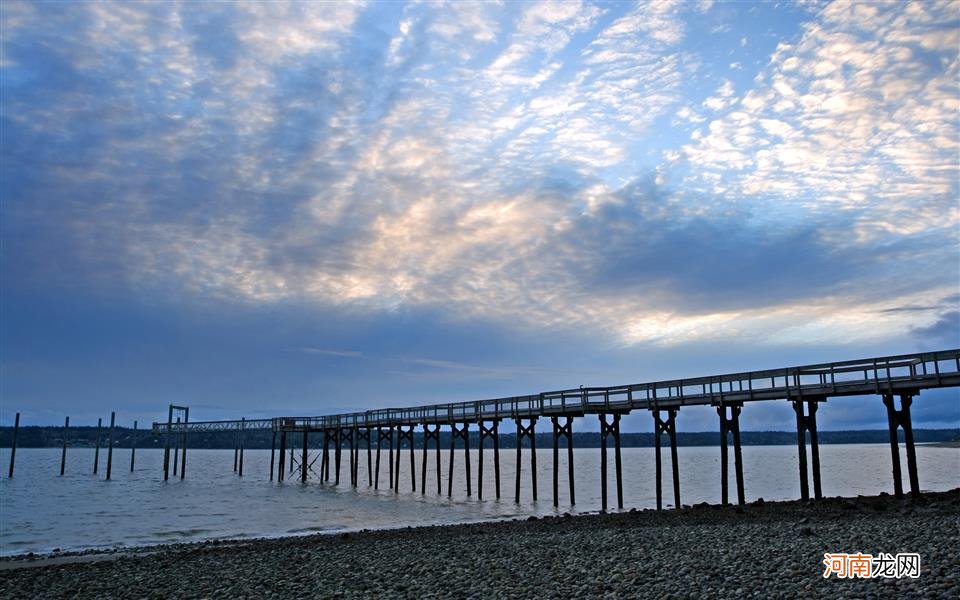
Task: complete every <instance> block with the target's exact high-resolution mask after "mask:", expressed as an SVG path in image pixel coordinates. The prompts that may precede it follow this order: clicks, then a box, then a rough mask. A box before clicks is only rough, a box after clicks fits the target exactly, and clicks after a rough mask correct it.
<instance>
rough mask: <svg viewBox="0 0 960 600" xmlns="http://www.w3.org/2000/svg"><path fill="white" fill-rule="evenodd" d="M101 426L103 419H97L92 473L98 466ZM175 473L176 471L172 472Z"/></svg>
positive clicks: (95, 471)
mask: <svg viewBox="0 0 960 600" xmlns="http://www.w3.org/2000/svg"><path fill="white" fill-rule="evenodd" d="M102 427H103V419H102V418H100V419H97V441H96V448H94V450H93V474H94V475H96V474H97V470H98V469H99V468H100V429H101V428H102ZM174 475H176V473H174Z"/></svg>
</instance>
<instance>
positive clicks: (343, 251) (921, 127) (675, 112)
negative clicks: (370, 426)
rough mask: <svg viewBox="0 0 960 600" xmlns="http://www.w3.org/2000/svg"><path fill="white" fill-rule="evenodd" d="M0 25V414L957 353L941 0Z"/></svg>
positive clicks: (874, 414)
mask: <svg viewBox="0 0 960 600" xmlns="http://www.w3.org/2000/svg"><path fill="white" fill-rule="evenodd" d="M0 10H2V59H0V77H2V94H3V98H2V109H0V113H2V114H0V118H2V121H0V124H2V144H0V146H2V148H0V150H2V160H3V165H2V180H0V191H2V198H3V202H2V243H3V248H2V250H3V251H2V258H0V260H2V283H3V296H2V302H3V306H2V310H3V314H2V332H0V334H2V337H0V343H2V347H0V349H2V367H3V377H2V382H0V393H2V400H3V402H2V415H0V419H2V420H3V421H4V422H8V421H10V420H11V419H12V413H13V412H14V411H16V410H20V411H22V412H24V413H25V415H29V421H30V422H34V423H59V422H62V416H63V415H65V414H70V415H71V420H72V422H78V423H83V422H85V420H86V421H95V419H96V417H97V416H100V415H102V414H106V412H107V411H109V410H112V409H115V410H118V411H119V412H120V414H121V415H122V417H123V418H125V419H126V420H132V419H134V418H138V419H139V420H141V422H143V421H147V420H151V419H159V418H160V417H161V416H162V414H163V408H164V406H165V405H166V404H167V403H169V402H175V403H182V404H188V405H190V406H192V407H194V408H193V415H195V416H196V417H197V418H210V419H213V418H230V417H239V416H241V415H243V416H248V417H256V416H276V415H280V414H324V413H328V412H340V411H348V410H363V409H367V408H373V407H382V406H403V405H413V404H422V403H429V402H446V401H458V400H471V399H478V398H488V397H496V396H503V395H513V394H522V393H532V392H538V391H544V390H548V389H557V388H563V387H573V386H577V385H581V384H584V385H606V384H614V383H623V382H636V381H649V380H654V379H665V378H670V377H679V376H696V375H705V374H712V373H719V372H727V371H739V370H745V369H761V368H773V367H782V366H787V365H794V364H803V363H808V362H820V361H827V360H842V359H848V358H859V357H866V356H874V355H883V354H898V353H906V352H913V351H919V350H935V349H945V348H954V347H957V346H960V250H958V248H960V245H958V242H960V232H958V224H960V209H958V203H957V198H958V191H960V190H958V160H957V156H958V147H960V132H958V120H957V114H958V104H960V98H958V91H957V90H958V50H957V49H958V47H960V44H958V30H960V27H958V18H960V12H958V9H957V6H956V4H953V3H949V2H924V3H891V4H867V3H823V2H801V3H781V4H772V3H755V4H752V3H721V2H709V1H705V2H643V3H639V4H628V3H586V2H584V3H580V2H554V3H551V2H546V3H409V4H400V3H367V4H363V3H357V4H348V3H336V4H320V3H296V4H280V3H269V4H268V3H242V4H226V3H209V4H204V3H149V4H148V3H138V4H130V3H18V2H6V3H4V4H3V6H2V9H0ZM25 418H26V417H25ZM715 419H716V416H715V415H712V414H711V413H710V411H709V410H703V411H695V410H691V411H686V413H685V415H684V417H683V420H682V421H681V426H682V427H684V428H685V429H696V430H702V429H713V428H715V423H714V421H715ZM743 419H744V427H745V428H749V429H759V428H763V429H769V428H774V429H778V428H779V429H789V428H790V427H791V420H790V412H789V408H788V407H787V406H786V404H785V403H777V404H776V405H772V404H771V405H767V406H750V407H748V408H746V409H745V410H744V413H743ZM820 419H821V427H822V428H841V427H882V426H884V425H885V416H884V413H883V409H882V406H881V405H880V403H879V401H878V400H877V399H875V398H870V399H863V400H861V401H858V400H848V399H844V400H835V401H832V402H830V403H828V405H827V407H825V408H824V409H823V410H822V411H821V413H820ZM648 421H649V418H648V417H647V416H645V415H638V416H636V417H632V418H631V420H630V422H629V425H630V427H631V428H632V429H641V430H649V429H650V425H649V423H648ZM915 421H917V422H918V424H919V425H925V426H957V425H958V424H960V397H958V394H957V392H956V391H949V392H942V393H931V394H923V395H922V396H921V398H920V400H919V401H918V402H917V404H916V405H915ZM591 427H592V425H591Z"/></svg>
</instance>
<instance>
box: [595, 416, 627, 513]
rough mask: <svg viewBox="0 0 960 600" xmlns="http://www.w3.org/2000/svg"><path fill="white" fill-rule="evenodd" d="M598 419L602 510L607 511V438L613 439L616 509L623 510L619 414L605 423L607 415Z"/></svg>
mask: <svg viewBox="0 0 960 600" xmlns="http://www.w3.org/2000/svg"><path fill="white" fill-rule="evenodd" d="M599 417H600V480H601V482H600V489H601V498H602V504H603V510H607V436H612V437H613V444H614V463H615V467H616V476H617V508H623V468H622V463H621V460H620V413H613V414H612V415H611V417H612V418H611V421H610V423H607V415H606V414H603V413H601V414H600V415H599Z"/></svg>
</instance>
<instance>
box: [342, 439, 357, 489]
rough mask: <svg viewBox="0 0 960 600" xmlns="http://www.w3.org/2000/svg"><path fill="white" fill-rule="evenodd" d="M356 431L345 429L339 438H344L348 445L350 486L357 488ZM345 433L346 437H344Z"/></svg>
mask: <svg viewBox="0 0 960 600" xmlns="http://www.w3.org/2000/svg"><path fill="white" fill-rule="evenodd" d="M355 431H356V429H355V428H353V427H347V428H345V429H343V430H341V432H340V437H341V438H344V437H345V438H346V439H347V442H348V443H349V444H350V447H349V450H350V485H351V486H352V487H357V457H356V436H355V435H354V432H355ZM344 432H346V435H344Z"/></svg>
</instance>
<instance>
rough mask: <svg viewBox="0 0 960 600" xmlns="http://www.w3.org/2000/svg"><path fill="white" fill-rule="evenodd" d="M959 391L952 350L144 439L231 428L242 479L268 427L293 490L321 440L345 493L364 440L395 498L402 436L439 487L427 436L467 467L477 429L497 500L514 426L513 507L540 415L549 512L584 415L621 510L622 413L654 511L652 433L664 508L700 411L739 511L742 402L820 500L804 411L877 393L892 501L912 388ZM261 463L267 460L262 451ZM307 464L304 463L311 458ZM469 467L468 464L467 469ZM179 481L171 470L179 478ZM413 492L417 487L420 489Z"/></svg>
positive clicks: (813, 441)
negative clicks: (548, 470) (785, 448)
mask: <svg viewBox="0 0 960 600" xmlns="http://www.w3.org/2000/svg"><path fill="white" fill-rule="evenodd" d="M956 386H960V349H952V350H943V351H938V352H923V353H915V354H903V355H896V356H884V357H877V358H868V359H859V360H849V361H839V362H831V363H820V364H812V365H804V366H799V367H786V368H782V369H768V370H761V371H748V372H741V373H731V374H725V375H712V376H707V377H694V378H684V379H674V380H665V381H655V382H649V383H636V384H627V385H617V386H609V387H580V388H573V389H565V390H557V391H550V392H542V393H538V394H529V395H524V396H513V397H507V398H496V399H489V400H477V401H469V402H454V403H446V404H432V405H425V406H418V407H408V408H383V409H375V410H369V411H363V412H354V413H344V414H335V415H323V416H315V417H303V416H300V417H297V416H291V417H275V418H272V419H256V420H246V419H241V420H239V421H238V420H233V421H229V420H228V421H201V422H191V423H188V422H186V421H187V420H186V419H184V420H183V422H180V423H174V422H173V421H172V418H170V419H168V422H167V423H154V424H153V429H154V432H155V433H166V434H167V436H168V438H169V437H170V436H174V435H177V434H179V437H180V439H181V440H182V443H183V444H184V448H185V443H186V434H188V433H197V432H212V431H233V432H237V433H238V451H239V459H240V468H239V471H240V474H242V471H243V467H242V460H243V459H242V452H243V450H242V436H243V432H244V431H247V430H266V429H269V430H272V431H273V437H274V448H276V438H277V437H278V435H279V438H280V455H279V463H278V465H277V466H278V474H277V479H278V481H281V480H282V479H283V478H284V470H285V467H286V466H287V465H285V462H286V458H285V457H286V448H287V437H288V435H293V434H297V435H298V436H301V437H302V446H301V448H300V456H299V457H297V456H295V454H294V453H293V439H291V444H290V458H289V460H290V463H289V467H290V469H291V473H292V469H293V467H294V462H295V460H296V461H297V462H298V464H297V467H298V470H299V475H300V479H301V481H304V482H305V481H306V480H307V474H308V471H312V464H313V463H312V462H310V461H309V453H308V450H307V448H308V441H309V434H310V433H321V434H322V435H323V450H322V452H321V455H320V458H321V459H322V461H321V465H320V473H319V477H320V479H321V481H329V478H330V466H331V456H330V446H331V445H332V448H333V453H334V457H333V459H334V461H335V475H336V476H335V481H336V482H337V483H339V480H340V464H341V452H342V448H343V447H344V446H347V450H348V451H349V462H350V475H351V477H350V480H351V484H352V485H357V476H356V473H357V464H358V462H359V450H360V448H359V446H360V443H361V442H362V441H365V442H366V451H367V462H368V465H369V468H368V473H371V476H370V480H371V481H370V482H369V484H370V485H372V486H374V487H377V486H378V485H379V472H380V454H381V448H382V447H383V446H388V448H389V452H390V456H389V459H388V460H389V463H388V465H389V483H390V485H391V487H393V488H394V489H398V486H399V478H400V466H401V465H400V462H401V461H400V448H401V447H402V445H403V444H404V442H406V443H407V445H408V448H409V450H410V461H411V463H410V471H411V483H412V486H413V488H414V490H415V489H416V483H415V482H416V477H415V470H416V468H415V464H414V454H413V451H414V448H413V446H414V429H415V428H417V427H421V428H422V430H423V434H424V452H423V465H422V476H421V481H422V483H421V490H423V485H424V483H425V481H426V468H427V450H426V448H427V445H428V444H429V443H430V441H431V440H433V441H435V442H436V444H435V445H436V457H437V460H436V465H437V479H438V482H439V479H440V442H439V431H440V428H441V426H447V427H449V428H450V430H451V433H452V434H453V435H452V436H451V439H452V443H451V448H450V461H451V465H452V461H453V455H454V454H453V453H454V448H455V445H456V443H457V441H458V440H459V441H461V443H462V445H463V449H464V452H465V453H466V457H467V460H468V461H469V439H470V438H469V427H470V425H472V424H475V425H477V426H478V427H479V428H480V443H481V450H482V447H483V444H484V441H485V440H490V441H491V442H492V444H493V450H494V470H495V476H496V484H497V485H496V487H497V497H498V498H499V495H500V494H499V492H500V481H499V444H498V435H499V434H498V424H499V423H500V422H501V421H502V420H503V419H511V420H513V421H514V422H515V423H516V425H517V442H518V443H517V481H516V494H515V498H516V500H517V501H519V498H520V468H519V466H520V461H521V448H522V446H523V444H522V442H523V441H524V440H526V441H527V443H528V444H529V445H530V446H531V452H530V459H531V478H532V493H533V497H534V499H536V496H537V482H536V453H535V451H534V450H535V442H536V436H535V425H536V422H537V420H538V419H541V418H549V419H550V421H551V424H552V428H553V455H554V461H553V462H554V477H553V492H554V493H553V499H554V504H555V505H556V504H557V502H558V500H557V497H558V481H557V480H558V474H557V468H558V464H557V462H558V458H557V457H558V442H559V440H560V439H563V440H564V441H565V442H566V445H567V448H568V452H570V453H571V454H572V446H573V444H572V442H573V436H572V425H573V422H574V419H576V418H581V417H585V416H586V415H596V416H597V417H598V418H599V420H600V437H601V454H602V455H603V457H604V460H603V461H602V465H601V470H602V476H601V488H602V497H603V506H604V508H606V505H607V477H606V470H607V461H606V448H607V443H608V441H612V443H613V445H614V454H615V471H616V484H617V496H618V506H620V507H621V508H622V506H623V495H622V481H621V480H622V476H621V468H620V418H621V416H622V415H624V414H627V413H630V412H632V411H634V410H649V411H651V413H652V415H653V417H654V422H655V431H656V435H655V438H654V439H655V447H656V454H657V464H656V471H657V476H656V480H657V481H656V483H657V505H658V508H660V507H661V505H662V497H661V496H662V494H661V485H660V484H661V468H660V450H661V448H660V446H661V436H662V435H663V434H666V435H667V436H668V437H669V440H670V446H671V462H672V466H673V474H674V477H673V481H674V504H675V506H677V507H679V506H681V505H680V491H679V479H678V477H677V468H678V467H677V446H676V415H677V411H678V410H679V409H680V408H682V407H684V406H696V405H701V406H703V405H707V406H714V407H716V409H717V413H718V416H719V418H720V436H721V439H720V442H721V462H722V464H721V469H722V474H721V490H722V492H721V493H722V500H723V502H724V503H726V502H727V468H728V464H727V463H728V457H727V453H728V445H729V442H730V437H732V441H733V446H734V462H735V469H736V480H737V496H738V501H739V502H740V503H743V502H744V491H743V469H742V460H741V450H740V434H739V432H740V429H739V415H740V412H741V410H742V407H743V406H744V404H747V403H751V402H758V401H771V400H787V401H789V402H791V404H792V405H793V408H794V411H795V413H796V419H797V435H798V438H797V443H798V452H799V468H800V488H801V497H803V498H804V499H806V498H808V497H809V482H808V476H807V444H808V441H807V438H808V437H809V445H810V454H811V459H812V475H813V477H812V479H813V488H814V496H815V497H816V498H819V497H820V496H821V489H820V465H819V448H818V442H817V426H816V412H817V407H818V405H819V403H821V402H824V401H826V400H827V399H828V398H836V397H844V396H861V395H880V396H881V397H882V399H883V404H884V406H885V407H886V411H887V416H888V424H889V428H890V440H891V441H890V444H891V452H892V455H893V476H894V490H895V493H896V494H897V495H901V494H902V485H901V481H900V479H901V473H900V460H899V444H898V435H899V433H898V432H899V430H901V429H902V430H903V435H904V438H905V442H906V454H907V465H908V475H909V480H910V486H911V492H912V493H913V494H915V495H916V494H919V483H918V478H917V473H916V457H915V451H914V444H913V434H912V427H911V419H910V405H911V403H912V400H913V398H914V397H915V396H916V395H917V394H919V393H920V391H922V390H928V389H934V388H947V387H956ZM898 397H899V400H900V407H899V408H897V405H896V399H897V398H898ZM374 432H375V433H376V442H377V443H376V465H377V466H376V471H375V475H376V477H374V476H373V467H372V462H373V460H372V450H371V437H372V436H373V434H374ZM394 441H396V449H397V452H396V461H395V462H394ZM272 454H273V453H272ZM236 457H237V454H236V453H235V460H234V470H235V471H236V470H237V459H236ZM274 458H275V456H272V458H271V480H272V479H273V466H274V465H273V463H274ZM482 459H483V453H482V452H481V454H480V461H481V462H480V463H479V465H478V466H479V468H478V471H479V472H478V482H477V487H478V493H481V494H482V476H483V463H482ZM315 460H316V459H315ZM568 462H569V472H568V479H569V484H570V501H571V503H573V500H574V499H573V469H572V460H571V461H568ZM467 464H468V465H469V462H467ZM181 473H182V471H181ZM450 473H451V475H450V478H451V479H450V480H449V481H448V493H450V489H451V486H452V468H451V469H450ZM470 487H471V486H470V474H469V470H468V472H467V489H468V490H469V489H470ZM423 491H425V490H423Z"/></svg>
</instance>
